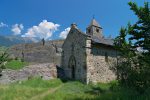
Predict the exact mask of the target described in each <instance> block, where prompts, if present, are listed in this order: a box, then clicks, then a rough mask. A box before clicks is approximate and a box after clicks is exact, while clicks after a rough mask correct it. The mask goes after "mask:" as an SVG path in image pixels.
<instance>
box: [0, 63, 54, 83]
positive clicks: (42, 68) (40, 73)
mask: <svg viewBox="0 0 150 100" xmlns="http://www.w3.org/2000/svg"><path fill="white" fill-rule="evenodd" d="M32 77H41V78H42V79H44V80H50V79H53V78H56V77H57V69H56V66H55V65H54V64H52V63H45V64H36V65H29V66H27V67H24V68H23V69H20V70H10V69H5V70H3V71H2V76H1V77H0V84H9V83H13V82H17V81H23V80H28V79H30V78H32Z"/></svg>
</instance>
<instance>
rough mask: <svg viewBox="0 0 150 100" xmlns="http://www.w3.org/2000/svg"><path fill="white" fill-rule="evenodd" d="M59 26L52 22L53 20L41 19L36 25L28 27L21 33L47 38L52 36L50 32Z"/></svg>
mask: <svg viewBox="0 0 150 100" xmlns="http://www.w3.org/2000/svg"><path fill="white" fill-rule="evenodd" d="M59 26H60V25H59V24H54V23H53V22H48V21H47V20H43V21H42V22H41V23H40V24H39V25H38V26H33V27H31V28H29V29H28V31H27V33H25V34H24V35H22V37H33V38H39V39H42V38H45V39H49V38H50V37H51V36H52V34H53V33H54V32H55V31H57V30H58V27H59Z"/></svg>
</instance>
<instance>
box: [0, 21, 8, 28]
mask: <svg viewBox="0 0 150 100" xmlns="http://www.w3.org/2000/svg"><path fill="white" fill-rule="evenodd" d="M0 27H8V25H7V24H5V23H3V22H1V23H0Z"/></svg>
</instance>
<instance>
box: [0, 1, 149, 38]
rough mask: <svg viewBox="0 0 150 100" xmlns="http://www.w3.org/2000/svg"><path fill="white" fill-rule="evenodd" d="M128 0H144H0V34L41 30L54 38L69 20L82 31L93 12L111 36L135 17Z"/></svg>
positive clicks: (105, 32) (57, 36)
mask: <svg viewBox="0 0 150 100" xmlns="http://www.w3.org/2000/svg"><path fill="white" fill-rule="evenodd" d="M129 1H134V2H136V3H137V4H138V5H140V6H141V5H143V4H144V0H0V35H18V36H29V34H30V33H34V32H35V33H36V32H37V33H36V34H34V35H36V36H39V37H40V36H41V35H42V34H40V33H43V34H44V36H45V37H49V38H50V39H57V38H60V37H59V35H60V33H62V32H64V34H65V32H67V31H68V30H69V28H68V27H70V24H71V23H73V22H75V23H76V24H77V25H78V28H79V29H81V30H82V31H83V32H85V29H86V27H87V25H88V24H89V23H90V21H91V19H92V16H93V15H95V19H96V20H97V21H98V22H99V24H100V25H101V26H102V27H103V34H104V35H105V36H109V35H112V36H113V37H115V36H117V35H118V33H119V29H120V27H121V26H126V24H127V23H128V22H129V21H130V22H131V23H134V22H135V21H136V20H137V18H136V16H135V15H134V14H133V12H132V11H131V10H130V9H129V6H128V5H127V2H129ZM145 1H148V0H145ZM45 25H47V26H45ZM33 26H36V27H33ZM29 29H30V30H29ZM45 29H46V30H45ZM65 29H66V30H65ZM37 30H38V31H37ZM39 30H40V31H39ZM43 30H44V31H43ZM49 30H50V31H49ZM38 32H39V33H38ZM44 32H46V34H45V33H44ZM15 33H16V34H15ZM47 34H49V35H47ZM31 36H32V35H31Z"/></svg>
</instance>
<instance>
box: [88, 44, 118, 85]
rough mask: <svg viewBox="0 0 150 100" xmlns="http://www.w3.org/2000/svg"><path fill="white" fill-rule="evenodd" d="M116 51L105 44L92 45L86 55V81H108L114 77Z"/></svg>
mask: <svg viewBox="0 0 150 100" xmlns="http://www.w3.org/2000/svg"><path fill="white" fill-rule="evenodd" d="M116 55H117V54H116V51H115V50H114V49H112V48H109V47H105V46H98V47H97V46H92V49H91V53H90V54H88V56H87V67H88V75H87V83H89V82H92V83H97V82H102V83H106V82H110V81H112V80H115V79H116V75H115V70H113V67H114V65H115V64H116V62H117V59H116Z"/></svg>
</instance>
